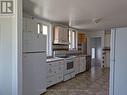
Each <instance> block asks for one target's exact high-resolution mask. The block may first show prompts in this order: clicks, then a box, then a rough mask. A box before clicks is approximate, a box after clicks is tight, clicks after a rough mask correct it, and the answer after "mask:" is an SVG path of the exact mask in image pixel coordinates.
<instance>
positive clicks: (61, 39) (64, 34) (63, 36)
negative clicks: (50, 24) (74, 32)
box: [54, 26, 69, 44]
mask: <svg viewBox="0 0 127 95" xmlns="http://www.w3.org/2000/svg"><path fill="white" fill-rule="evenodd" d="M54 44H69V31H68V28H66V27H61V26H55V29H54Z"/></svg>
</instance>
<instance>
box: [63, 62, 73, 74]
mask: <svg viewBox="0 0 127 95" xmlns="http://www.w3.org/2000/svg"><path fill="white" fill-rule="evenodd" d="M72 72H74V61H73V60H66V62H65V74H69V73H72Z"/></svg>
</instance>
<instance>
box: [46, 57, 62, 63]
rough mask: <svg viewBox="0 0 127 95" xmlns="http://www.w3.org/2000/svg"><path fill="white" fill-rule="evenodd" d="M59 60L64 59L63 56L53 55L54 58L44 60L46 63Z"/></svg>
mask: <svg viewBox="0 0 127 95" xmlns="http://www.w3.org/2000/svg"><path fill="white" fill-rule="evenodd" d="M59 60H64V58H58V57H55V58H48V59H47V60H46V62H47V63H48V62H53V61H59Z"/></svg>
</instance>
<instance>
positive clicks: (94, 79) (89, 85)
mask: <svg viewBox="0 0 127 95" xmlns="http://www.w3.org/2000/svg"><path fill="white" fill-rule="evenodd" d="M108 85H109V69H108V68H105V69H95V68H92V69H91V71H88V72H85V73H82V74H80V75H78V76H76V77H75V78H73V79H71V80H69V81H66V82H62V83H60V84H57V85H55V86H52V87H50V88H48V89H47V90H48V91H47V92H46V93H45V94H43V95H108V90H109V89H108Z"/></svg>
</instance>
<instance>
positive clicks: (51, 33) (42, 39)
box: [23, 15, 91, 95]
mask: <svg viewBox="0 0 127 95" xmlns="http://www.w3.org/2000/svg"><path fill="white" fill-rule="evenodd" d="M51 39H52V40H51ZM46 40H47V41H46ZM41 48H42V49H43V50H41ZM44 52H45V53H44ZM41 53H44V54H43V56H40V54H41ZM37 54H38V57H39V56H40V58H37ZM32 55H33V56H32ZM34 55H36V56H34ZM46 55H47V61H46ZM42 57H43V60H42ZM39 60H40V61H39ZM39 62H40V63H39ZM35 63H36V64H35ZM42 63H43V65H42V66H40V64H42ZM23 64H24V65H23V68H24V69H23V71H24V74H23V75H24V80H23V82H24V86H23V89H24V95H31V94H33V93H35V92H36V91H35V92H34V90H35V88H32V87H33V86H34V85H32V83H37V80H38V78H39V77H37V76H40V74H43V80H44V81H41V82H42V83H43V88H40V89H43V90H44V91H42V90H41V92H38V94H41V93H43V92H45V91H46V88H48V87H50V86H53V85H55V84H58V83H60V82H62V81H67V80H70V79H72V78H74V77H75V76H76V75H78V74H80V73H83V72H86V71H89V70H90V69H91V55H87V37H86V35H85V33H84V32H79V30H76V29H73V28H69V27H68V26H65V25H61V24H51V23H48V22H44V21H42V20H38V19H36V18H34V17H31V16H29V15H25V16H24V18H23ZM37 64H38V65H37ZM29 65H30V66H29ZM40 67H41V68H42V70H41V71H40V72H39V71H38V69H39V68H40ZM41 68H40V69H41ZM42 72H43V73H42ZM28 75H29V76H28ZM34 76H35V77H34ZM44 76H45V77H44ZM31 78H32V79H31ZM40 78H41V77H40ZM38 82H39V80H38ZM29 84H31V85H29ZM38 85H39V83H38ZM36 88H37V87H36ZM31 90H32V91H31ZM36 94H37V92H36Z"/></svg>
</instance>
